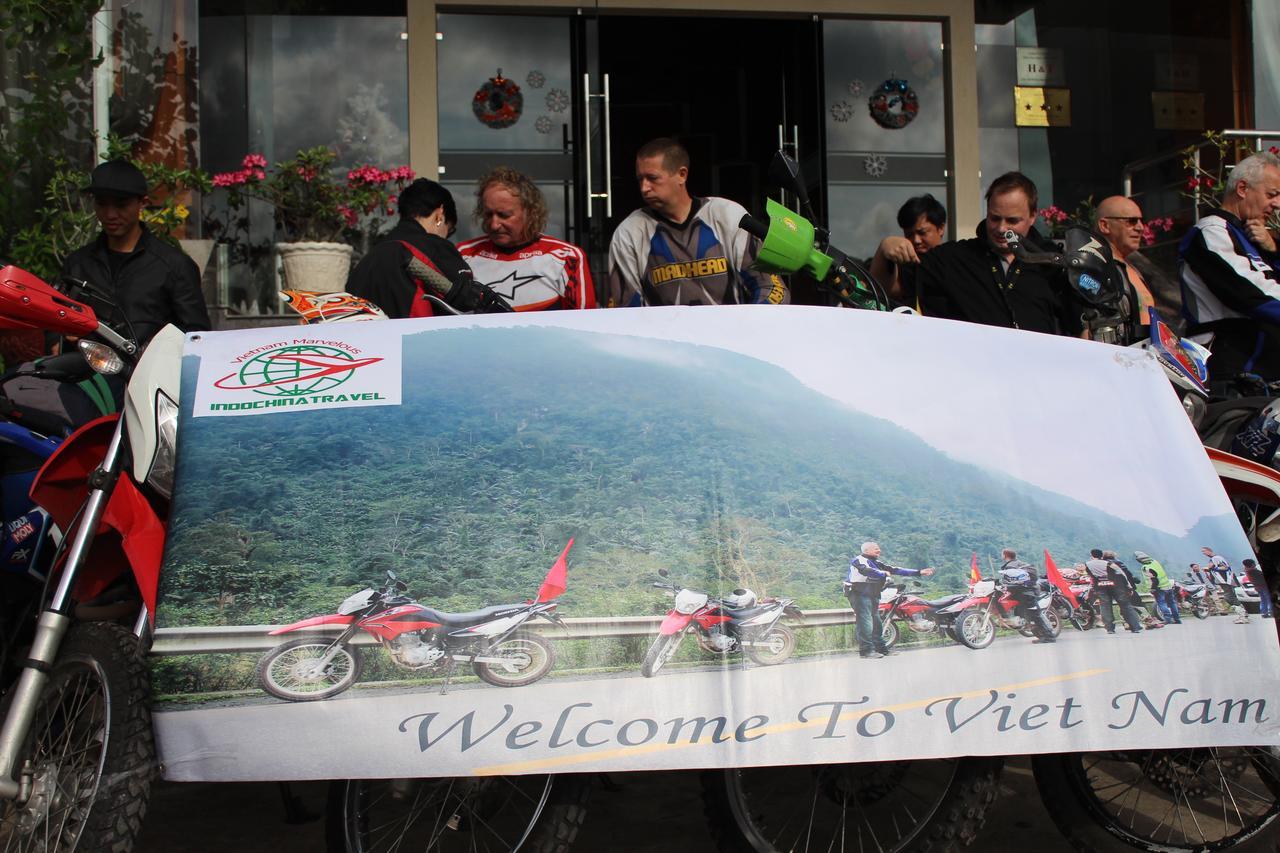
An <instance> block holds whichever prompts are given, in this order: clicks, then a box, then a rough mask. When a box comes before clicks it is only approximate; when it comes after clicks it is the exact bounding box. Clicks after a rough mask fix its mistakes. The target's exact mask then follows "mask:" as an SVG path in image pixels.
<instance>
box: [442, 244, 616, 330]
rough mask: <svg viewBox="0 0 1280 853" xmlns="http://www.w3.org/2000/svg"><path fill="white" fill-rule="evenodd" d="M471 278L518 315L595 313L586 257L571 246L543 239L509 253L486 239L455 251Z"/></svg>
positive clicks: (593, 290)
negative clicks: (583, 310)
mask: <svg viewBox="0 0 1280 853" xmlns="http://www.w3.org/2000/svg"><path fill="white" fill-rule="evenodd" d="M458 251H459V252H461V253H462V256H463V257H464V258H466V259H467V263H468V264H469V265H470V266H471V270H472V272H473V273H474V274H475V279H476V281H477V282H479V283H480V284H484V285H488V286H489V287H491V288H493V291H494V292H495V293H497V294H498V295H499V296H501V297H502V298H503V299H505V300H507V301H508V302H510V303H511V307H512V308H514V309H516V310H517V311H544V310H547V309H550V308H595V307H596V291H595V286H594V285H593V284H592V283H591V271H590V270H589V269H588V268H587V256H586V255H585V254H584V253H583V251H582V250H581V249H579V248H578V247H577V246H575V245H573V244H572V243H566V242H565V241H563V240H557V239H555V238H554V237H548V236H546V235H545V234H544V235H542V236H540V237H538V239H536V240H534V241H533V242H532V243H527V244H525V245H523V246H517V247H514V248H511V249H502V248H499V247H498V246H495V245H494V244H493V242H492V241H491V240H489V238H488V237H480V238H477V239H475V240H468V241H467V242H465V243H462V244H460V245H459V246H458Z"/></svg>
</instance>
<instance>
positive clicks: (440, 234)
mask: <svg viewBox="0 0 1280 853" xmlns="http://www.w3.org/2000/svg"><path fill="white" fill-rule="evenodd" d="M396 207H397V209H398V210H399V213H400V221H399V222H398V223H396V226H395V227H394V228H392V229H391V230H390V231H389V232H387V234H386V235H385V236H383V237H382V238H381V239H380V240H378V242H377V243H375V244H374V246H373V248H372V249H370V250H369V253H368V254H367V255H365V256H364V257H363V258H361V259H360V263H358V264H356V268H355V269H353V270H352V271H351V275H350V277H349V278H348V279H347V292H348V293H350V294H351V295H352V296H359V297H361V298H364V299H368V300H369V301H370V302H372V303H373V304H374V305H377V306H378V307H379V308H381V309H382V310H383V311H384V312H385V313H386V315H387V316H388V317H390V318H392V319H403V318H405V317H430V316H432V313H433V312H432V309H431V303H430V302H428V301H426V299H425V297H424V294H430V295H432V296H435V297H437V298H439V299H442V300H444V301H445V302H446V303H448V304H449V305H450V306H452V307H453V308H456V309H457V310H459V311H476V312H480V313H484V312H495V311H503V310H506V311H510V310H511V308H510V306H509V305H507V304H506V303H505V302H504V301H503V300H502V298H501V297H499V296H497V295H496V294H495V293H493V291H491V290H490V289H489V288H487V287H485V286H484V285H482V284H477V283H476V282H475V280H474V279H473V277H472V275H471V267H469V266H468V265H467V262H466V260H465V259H464V258H463V257H462V255H460V254H459V253H458V250H457V248H455V247H454V245H453V244H452V243H450V242H449V240H448V239H447V238H448V237H449V235H451V234H452V233H453V231H454V226H455V225H456V224H457V221H458V208H457V205H456V204H455V203H454V201H453V195H452V193H450V192H449V191H448V190H447V189H445V188H444V187H442V186H441V185H440V184H438V183H436V182H435V181H431V180H428V179H426V178H419V179H418V180H416V181H414V182H413V183H411V184H409V186H407V187H405V188H404V190H403V191H402V192H401V193H400V197H399V199H397V202H396Z"/></svg>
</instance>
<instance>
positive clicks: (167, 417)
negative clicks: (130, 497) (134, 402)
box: [146, 391, 178, 498]
mask: <svg viewBox="0 0 1280 853" xmlns="http://www.w3.org/2000/svg"><path fill="white" fill-rule="evenodd" d="M177 460H178V404H177V403H175V402H174V401H173V400H170V399H169V397H168V396H166V395H165V393H164V392H163V391H157V392H156V455H155V458H154V459H152V461H151V470H150V471H148V472H147V477H146V481H147V485H149V486H151V488H153V489H155V490H156V491H157V492H159V493H160V494H162V495H164V496H165V497H166V498H172V497H173V474H174V469H175V466H176V463H177Z"/></svg>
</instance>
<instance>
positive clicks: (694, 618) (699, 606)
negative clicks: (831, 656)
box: [640, 569, 803, 678]
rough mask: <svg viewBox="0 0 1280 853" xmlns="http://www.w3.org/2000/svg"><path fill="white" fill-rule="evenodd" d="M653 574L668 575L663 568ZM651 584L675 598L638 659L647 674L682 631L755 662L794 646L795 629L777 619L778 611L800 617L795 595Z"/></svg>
mask: <svg viewBox="0 0 1280 853" xmlns="http://www.w3.org/2000/svg"><path fill="white" fill-rule="evenodd" d="M658 574H659V575H661V576H662V577H664V578H665V577H666V576H667V570H666V569H659V570H658ZM654 586H655V587H657V588H658V589H661V590H664V591H666V593H667V594H668V595H670V596H673V597H674V598H675V604H674V606H673V607H672V608H671V611H670V612H669V613H668V614H667V615H666V618H664V619H663V620H662V627H661V628H660V629H659V631H658V638H657V639H656V640H654V641H653V645H652V646H650V647H649V651H648V652H647V653H646V654H645V656H644V662H643V663H641V664H640V674H641V675H643V676H644V677H645V678H652V677H653V676H655V675H657V674H658V670H660V669H662V667H663V666H665V665H666V663H667V661H669V660H671V658H672V657H674V656H675V653H676V650H677V649H679V648H680V643H681V641H682V640H684V637H685V635H686V634H690V633H692V634H694V635H695V636H696V637H697V638H698V645H699V646H701V647H702V648H703V649H704V650H705V651H708V652H714V653H716V654H721V655H728V654H730V653H732V652H736V651H741V652H744V653H745V654H746V656H747V657H749V658H751V660H753V661H755V662H756V663H758V664H761V665H764V666H768V665H770V664H776V663H782V662H783V661H785V660H786V659H787V658H789V657H791V653H792V652H794V651H795V649H796V635H795V634H793V633H792V632H791V629H790V628H788V627H787V626H786V625H783V624H781V620H782V617H783V616H792V617H794V618H796V619H800V618H803V614H802V613H801V612H800V609H799V608H798V607H796V606H795V599H794V598H762V599H760V600H759V601H757V600H756V596H755V593H753V592H752V591H751V590H749V589H735V590H734V591H733V592H732V593H730V594H729V595H726V596H725V597H723V598H715V597H713V596H711V595H710V594H709V593H705V592H699V591H698V590H695V589H689V588H687V587H684V586H681V585H679V584H673V583H661V582H655V583H654Z"/></svg>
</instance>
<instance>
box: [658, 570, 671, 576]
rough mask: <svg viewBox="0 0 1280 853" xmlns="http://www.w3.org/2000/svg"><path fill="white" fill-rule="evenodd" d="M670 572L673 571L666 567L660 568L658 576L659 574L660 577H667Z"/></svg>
mask: <svg viewBox="0 0 1280 853" xmlns="http://www.w3.org/2000/svg"><path fill="white" fill-rule="evenodd" d="M669 574H671V572H669V571H667V570H666V569H658V576H659V577H664V578H665V577H666V576H667V575H669Z"/></svg>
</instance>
